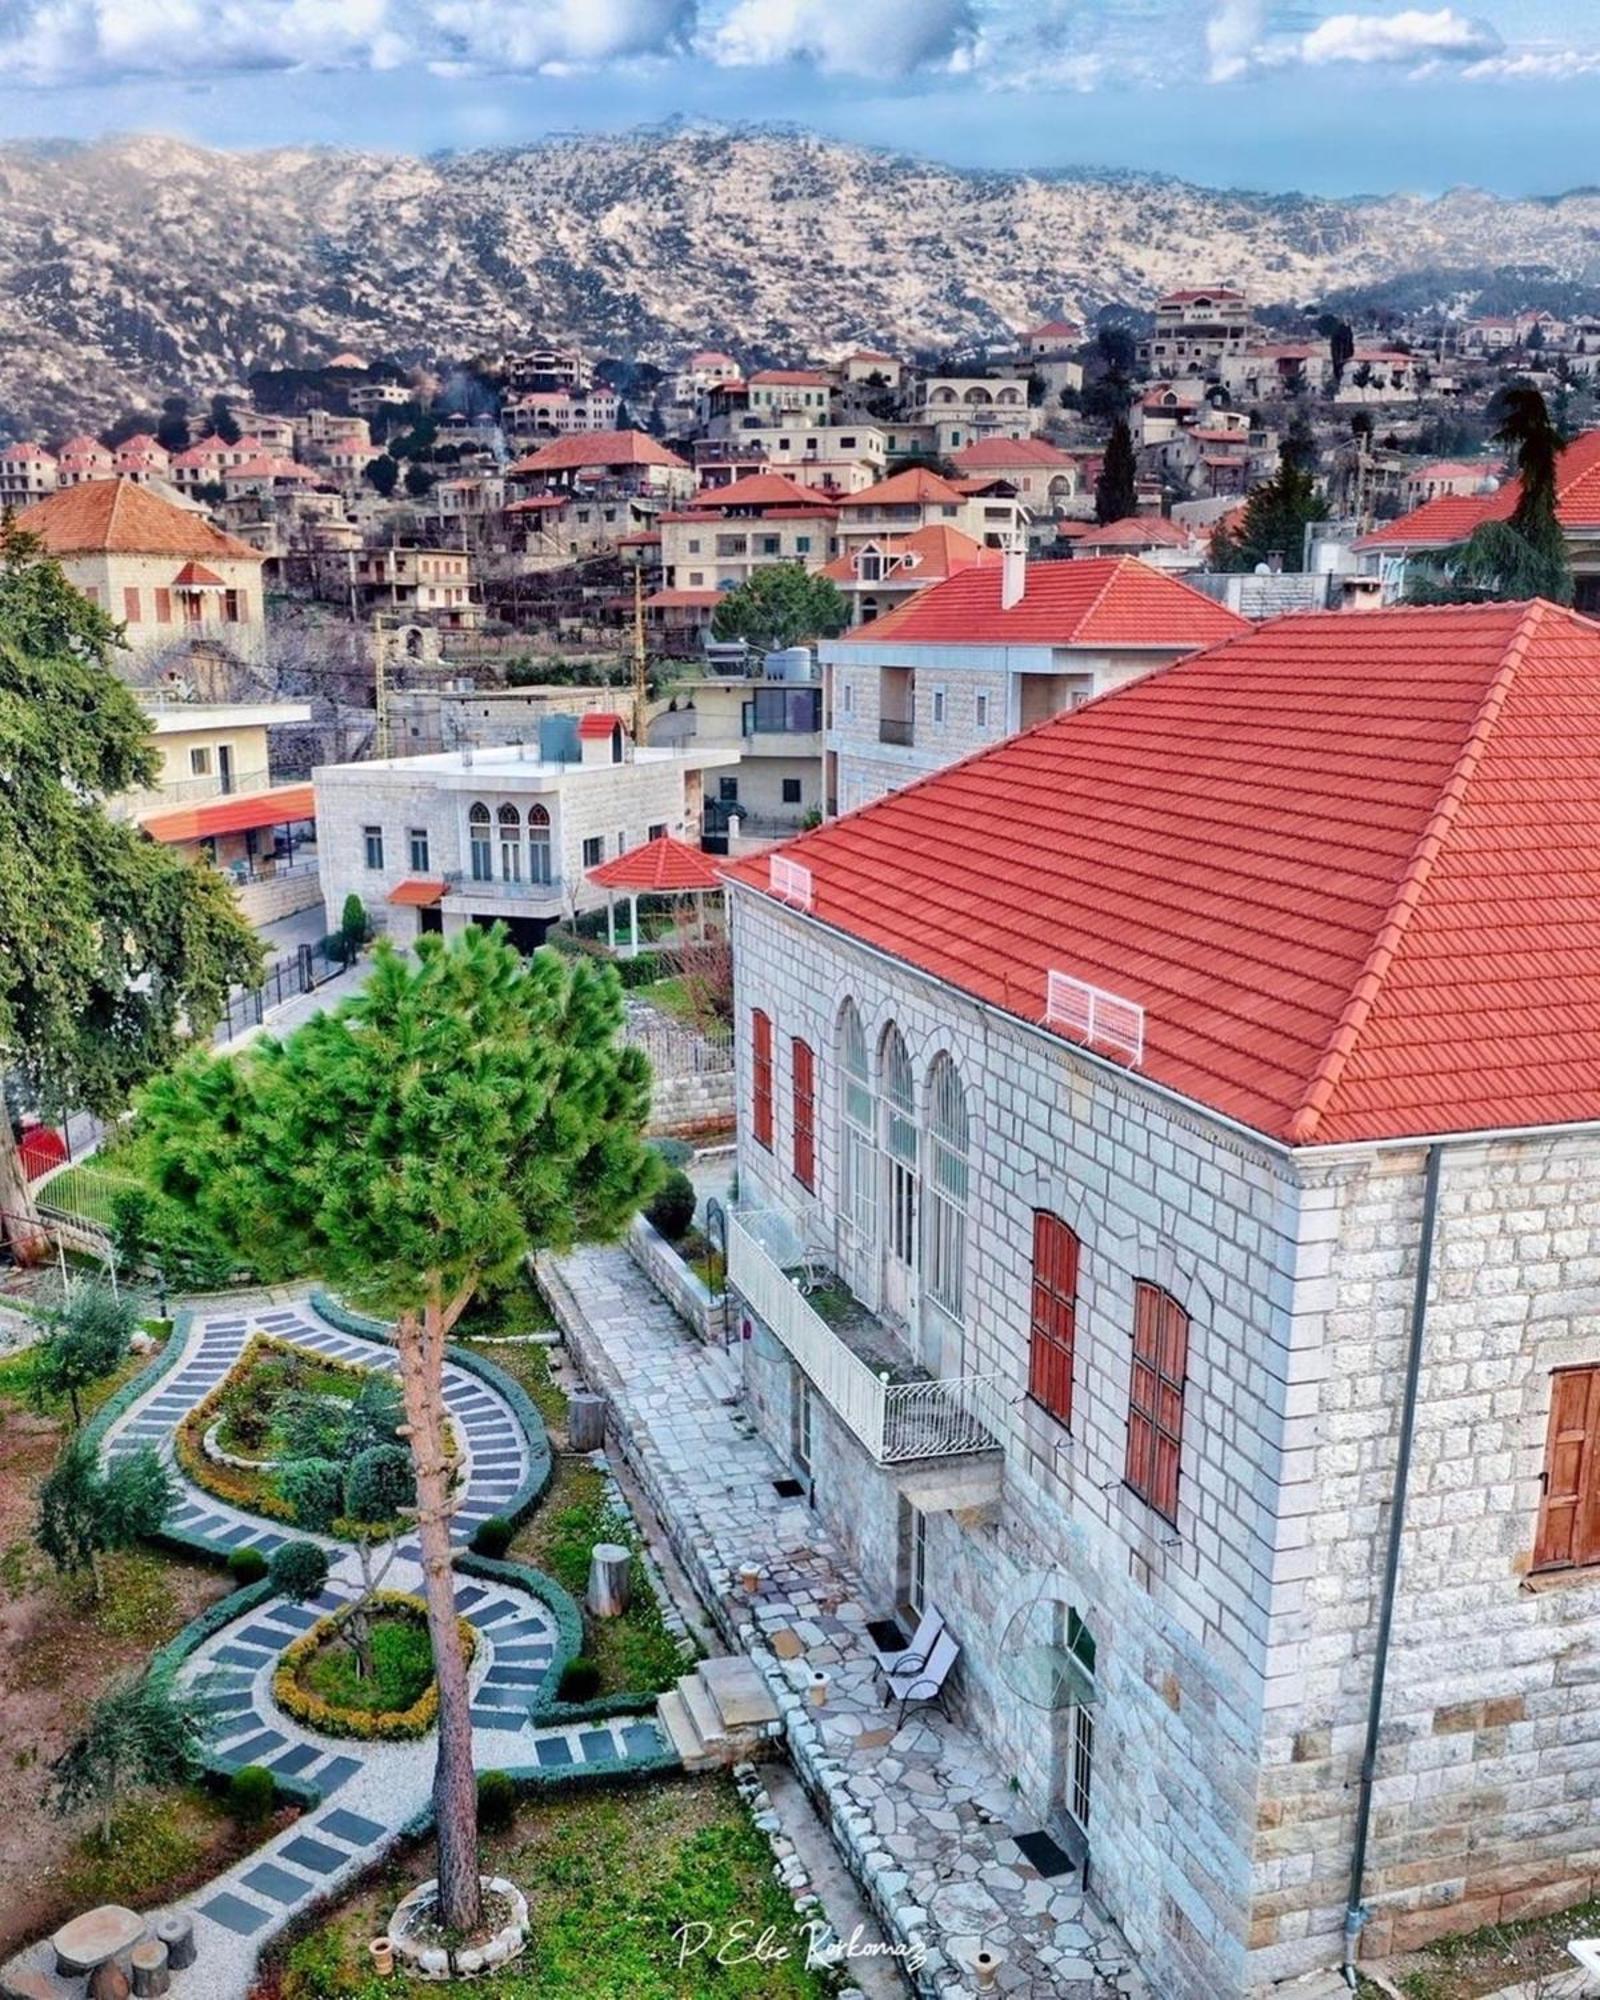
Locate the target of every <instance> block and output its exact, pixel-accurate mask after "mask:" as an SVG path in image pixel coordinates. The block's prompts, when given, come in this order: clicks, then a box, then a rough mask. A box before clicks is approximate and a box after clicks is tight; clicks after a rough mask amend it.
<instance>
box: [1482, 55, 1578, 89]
mask: <svg viewBox="0 0 1600 2000" xmlns="http://www.w3.org/2000/svg"><path fill="white" fill-rule="evenodd" d="M1597 71H1600V52H1597V51H1595V50H1593V49H1521V50H1518V51H1516V52H1514V53H1513V52H1511V51H1507V53H1506V54H1504V55H1498V56H1488V57H1486V58H1485V59H1484V60H1483V61H1482V62H1474V63H1468V64H1467V66H1466V68H1465V69H1463V70H1462V72H1461V74H1462V75H1463V76H1464V77H1466V78H1467V79H1468V80H1469V81H1470V82H1473V83H1477V82H1480V81H1482V80H1484V79H1486V78H1487V79H1490V80H1492V81H1494V82H1502V81H1507V82H1513V83H1515V82H1518V81H1522V82H1532V83H1564V82H1566V81H1567V79H1568V78H1570V77H1575V76H1593V75H1595V73H1596V72H1597Z"/></svg>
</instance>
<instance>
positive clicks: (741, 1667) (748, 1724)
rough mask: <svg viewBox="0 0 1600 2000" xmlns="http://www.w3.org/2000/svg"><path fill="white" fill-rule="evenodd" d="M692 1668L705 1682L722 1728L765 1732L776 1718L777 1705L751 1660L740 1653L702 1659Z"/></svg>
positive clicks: (760, 1734) (755, 1732) (763, 1733)
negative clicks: (719, 1657)
mask: <svg viewBox="0 0 1600 2000" xmlns="http://www.w3.org/2000/svg"><path fill="white" fill-rule="evenodd" d="M695 1671H696V1673H698V1675H699V1676H700V1678H701V1680H703V1681H704V1682H705V1685H706V1691H707V1693H708V1694H709V1695H710V1697H711V1700H712V1703H713V1704H714V1706H715V1708H716V1711H717V1715H718V1717H719V1719H720V1720H721V1722H722V1725H723V1728H724V1730H725V1731H727V1732H730V1733H731V1732H733V1731H735V1730H747V1731H751V1732H753V1733H754V1734H756V1735H758V1736H764V1735H765V1734H766V1733H767V1731H768V1729H769V1727H770V1726H771V1725H773V1724H775V1723H776V1722H777V1720H778V1705H777V1703H776V1702H775V1701H774V1700H773V1699H772V1696H771V1695H770V1694H769V1693H768V1692H767V1684H766V1682H765V1681H764V1680H763V1679H762V1678H761V1675H760V1672H759V1671H758V1669H757V1668H756V1666H755V1665H754V1663H753V1662H752V1661H750V1660H747V1659H745V1657H744V1656H743V1654H734V1655H731V1656H728V1657H726V1658H722V1659H714V1660H702V1661H701V1662H700V1664H699V1666H698V1667H697V1668H696V1669H695Z"/></svg>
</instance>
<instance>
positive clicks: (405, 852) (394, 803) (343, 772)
mask: <svg viewBox="0 0 1600 2000" xmlns="http://www.w3.org/2000/svg"><path fill="white" fill-rule="evenodd" d="M738 756H739V753H738V751H737V750H736V749H731V748H721V747H719V746H716V745H701V746H695V745H692V744H691V745H688V746H685V747H684V748H682V749H636V748H635V747H634V745H633V743H632V741H631V739H630V737H629V734H628V730H627V728H626V726H625V725H624V724H623V722H622V720H621V718H620V717H619V716H616V715H613V714H610V713H608V712H603V711H602V712H591V713H589V714H586V715H582V716H572V715H549V716H546V717H545V718H543V720H541V721H540V722H539V723H538V725H537V736H536V738H535V739H534V740H530V741H529V742H526V743H514V744H508V745H504V746H500V747H495V748H489V749H462V750H450V751H443V752H440V753H438V754H436V755H433V756H425V757H391V758H381V759H378V760H377V761H375V762H372V763H366V764H330V765H325V766H323V767H322V768H321V769H319V770H316V771H314V772H313V773H312V781H313V784H314V785H315V788H316V820H317V851H318V860H319V863H320V867H321V877H322V897H323V902H324V903H325V905H326V907H327V911H328V924H329V928H330V929H331V928H333V927H334V925H336V924H337V922H338V919H339V914H340V912H341V911H342V909H343V908H344V901H345V898H346V896H348V895H351V894H354V895H357V896H359V897H360V898H361V900H362V902H363V903H365V904H366V905H367V907H368V909H369V911H370V912H371V913H372V915H373V917H374V919H375V920H376V921H378V922H380V923H383V924H385V925H386V927H387V928H388V930H389V931H390V933H391V935H394V936H396V937H398V938H399V939H400V940H401V941H405V940H408V939H409V938H412V937H414V936H416V935H417V934H418V933H419V932H424V931H440V932H442V933H443V934H444V935H445V936H447V937H448V936H451V935H453V934H454V933H455V932H457V931H461V930H464V929H465V928H466V927H467V925H468V924H472V923H477V924H485V925H487V924H493V923H497V922H501V923H504V924H505V925H506V927H507V929H508V930H509V931H510V933H511V936H512V938H513V940H514V941H515V942H516V943H517V944H518V945H519V946H520V947H521V948H522V949H524V950H529V951H531V950H533V949H534V948H535V947H537V946H538V945H541V944H542V943H543V942H544V940H545V936H546V934H547V932H548V931H549V929H550V926H551V925H552V924H553V923H556V922H558V921H559V920H560V919H562V918H564V917H570V916H572V915H573V914H574V912H576V911H579V910H590V909H603V908H604V906H605V900H606V899H605V892H604V891H603V890H601V889H596V888H595V887H594V886H593V885H592V884H591V883H590V882H589V881H588V880H587V879H586V871H587V870H588V869H591V868H596V867H598V866H599V865H600V864H601V863H602V862H604V861H608V860H611V859H612V858H614V857H615V856H616V855H618V854H620V853H626V852H627V851H628V850H629V849H630V848H633V847H637V846H639V845H640V844H641V843H642V842H644V841H646V840H651V839H654V838H655V837H656V835H657V834H660V833H663V832H665V833H670V834H673V835H675V836H677V837H679V838H687V839H689V840H691V841H698V840H699V837H700V817H701V805H702V792H703V785H704V773H705V772H706V771H707V770H708V769H714V768H717V767H720V766H722V765H727V764H734V763H737V761H738Z"/></svg>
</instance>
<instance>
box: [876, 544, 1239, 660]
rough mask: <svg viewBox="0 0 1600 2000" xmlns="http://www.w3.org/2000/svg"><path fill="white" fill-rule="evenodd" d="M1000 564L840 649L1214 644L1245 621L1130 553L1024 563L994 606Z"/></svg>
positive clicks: (907, 608)
mask: <svg viewBox="0 0 1600 2000" xmlns="http://www.w3.org/2000/svg"><path fill="white" fill-rule="evenodd" d="M1001 581H1002V574H1001V568H1000V567H999V566H990V565H984V566H981V567H976V568H973V569H966V570H962V571H961V572H960V574H959V575H956V576H953V577H951V578H950V580H949V581H948V582H947V583H940V584H935V585H934V586H933V587H932V588H931V589H929V590H924V591H921V592H919V593H918V595H917V596H915V597H914V598H912V600H911V602H910V603H909V604H904V605H902V606H901V607H900V608H899V609H898V610H897V611H891V612H889V613H888V615H887V616H886V617H883V618H880V619H878V620H877V621H876V622H875V623H874V624H872V625H864V626H862V627H861V628H860V629H859V630H858V631H855V632H851V633H847V634H846V635H845V637H844V638H843V639H841V640H840V641H839V643H840V644H841V645H850V644H852V643H855V644H861V645H872V646H879V645H882V644H883V643H884V641H885V640H888V639H894V640H896V641H897V642H901V641H903V642H904V643H906V644H909V645H923V646H1119V647H1121V646H1135V647H1137V646H1144V647H1156V646H1160V647H1168V646H1170V647H1175V648H1182V647H1192V648H1194V650H1196V651H1198V650H1199V649H1200V648H1201V647H1202V646H1213V645H1215V644H1216V643H1217V642H1218V641H1219V640H1222V639H1231V638H1232V637H1233V635H1234V634H1235V633H1236V632H1245V631H1248V630H1249V625H1248V622H1247V621H1246V620H1245V619H1243V618H1240V617H1238V616H1236V615H1235V613H1233V612H1232V611H1229V610H1228V609H1227V608H1226V606H1224V605H1221V604H1218V603H1217V602H1216V601H1215V600H1214V599H1212V598H1209V597H1202V596H1201V594H1200V592H1199V591H1198V590H1191V589H1190V587H1189V585H1188V584H1186V583H1180V582H1179V581H1178V579H1177V578H1176V577H1175V576H1168V575H1166V574H1164V573H1163V572H1162V571H1161V570H1157V569H1152V568H1151V567H1150V565H1149V564H1148V563H1142V562H1139V561H1138V560H1137V559H1136V558H1135V557H1133V556H1107V557H1102V558H1094V557H1091V558H1089V559H1087V560H1084V559H1082V558H1077V559H1075V560H1073V561H1072V562H1034V563H1029V564H1028V569H1027V587H1026V589H1025V590H1024V592H1023V594H1022V598H1021V600H1020V601H1019V602H1018V603H1016V604H1013V605H1012V606H1011V607H1010V609H1009V610H1002V609H1001V608H1000V585H1001Z"/></svg>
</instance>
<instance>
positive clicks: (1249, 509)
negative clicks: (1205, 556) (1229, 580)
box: [1211, 425, 1328, 570]
mask: <svg viewBox="0 0 1600 2000" xmlns="http://www.w3.org/2000/svg"><path fill="white" fill-rule="evenodd" d="M1315 459H1316V446H1315V444H1314V443H1313V442H1312V441H1311V436H1310V432H1309V431H1302V429H1301V427H1300V426H1299V425H1295V426H1294V427H1292V428H1291V429H1290V431H1289V434H1288V436H1287V437H1286V438H1285V439H1284V441H1283V443H1282V444H1281V445H1280V446H1279V447H1278V469H1277V471H1276V472H1275V473H1274V474H1273V476H1272V477H1271V478H1270V479H1269V480H1268V481H1267V482H1266V483H1265V485H1262V486H1258V487H1256V488H1255V490H1254V491H1253V492H1252V493H1251V495H1250V497H1249V499H1248V500H1247V501H1246V502H1245V509H1244V517H1243V519H1242V520H1241V521H1240V523H1239V525H1238V527H1236V528H1227V527H1222V526H1219V527H1218V528H1217V531H1216V533H1215V534H1214V535H1213V536H1212V537H1211V564H1212V567H1213V568H1214V569H1221V570H1253V569H1258V568H1259V567H1260V566H1261V565H1262V564H1263V563H1266V564H1269V565H1270V564H1271V563H1272V561H1273V559H1274V558H1276V559H1277V560H1278V562H1279V563H1280V564H1281V566H1282V567H1283V568H1284V569H1286V570H1299V569H1303V568H1304V567H1305V540H1306V537H1305V531H1306V526H1307V524H1308V523H1309V522H1311V521H1325V520H1326V519H1327V518H1328V503H1327V501H1326V500H1325V499H1323V497H1322V495H1321V494H1320V493H1319V492H1318V491H1317V483H1316V476H1315V473H1314V472H1313V470H1312V468H1313V465H1314V464H1315Z"/></svg>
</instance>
